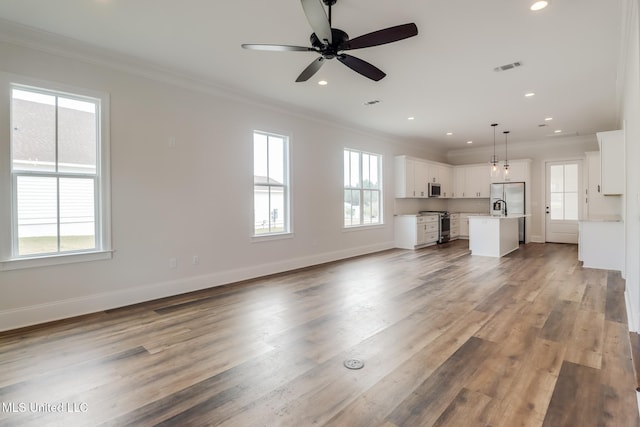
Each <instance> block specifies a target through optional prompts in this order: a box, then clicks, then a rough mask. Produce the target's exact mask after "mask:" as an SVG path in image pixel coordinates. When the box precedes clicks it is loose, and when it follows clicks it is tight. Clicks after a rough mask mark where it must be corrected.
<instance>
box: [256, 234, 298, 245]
mask: <svg viewBox="0 0 640 427" xmlns="http://www.w3.org/2000/svg"><path fill="white" fill-rule="evenodd" d="M292 238H293V233H278V234H255V235H253V236H251V242H253V243H257V242H270V241H272V240H283V239H292Z"/></svg>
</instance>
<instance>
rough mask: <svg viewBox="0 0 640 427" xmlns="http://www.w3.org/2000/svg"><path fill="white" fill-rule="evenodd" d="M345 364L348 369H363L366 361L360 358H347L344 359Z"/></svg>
mask: <svg viewBox="0 0 640 427" xmlns="http://www.w3.org/2000/svg"><path fill="white" fill-rule="evenodd" d="M344 366H345V368H347V369H362V368H364V362H363V361H362V360H360V359H347V360H345V361H344Z"/></svg>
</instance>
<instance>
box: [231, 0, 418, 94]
mask: <svg viewBox="0 0 640 427" xmlns="http://www.w3.org/2000/svg"><path fill="white" fill-rule="evenodd" d="M336 2H337V0H301V3H302V9H303V10H304V14H305V16H306V17H307V21H309V25H310V26H311V29H312V30H313V33H312V34H311V36H310V38H309V39H310V42H311V46H312V47H304V46H288V45H271V44H243V45H242V47H243V48H245V49H251V50H265V51H276V52H316V53H319V54H320V57H319V58H316V59H314V60H313V62H311V64H309V65H308V66H307V68H305V69H304V70H303V71H302V73H300V75H299V76H298V78H297V79H296V82H306V81H307V80H309V79H310V78H311V77H312V76H313V75H314V74H316V73H317V72H318V70H320V68H321V67H322V65H324V62H325V60H327V59H334V58H335V59H337V60H338V61H340V62H341V63H343V64H344V65H346V66H347V67H349V68H351V69H352V70H353V71H355V72H357V73H359V74H361V75H363V76H365V77H367V78H369V79H371V80H374V81H379V80H381V79H383V78H384V77H385V76H386V74H385V73H384V72H383V71H382V70H380V69H379V68H377V67H376V66H374V65H372V64H370V63H368V62H367V61H364V60H362V59H360V58H356V57H355V56H352V55H348V54H346V53H344V51H347V50H353V49H363V48H367V47H373V46H380V45H383V44H387V43H392V42H396V41H399V40H403V39H406V38H409V37H413V36H416V35H417V34H418V27H417V26H416V24H415V23H410V24H403V25H396V26H394V27H389V28H385V29H382V30H378V31H374V32H371V33H367V34H364V35H362V36H359V37H356V38H355V39H352V40H350V39H349V35H348V34H347V33H346V32H344V31H342V30H340V29H338V28H332V27H331V7H332V6H333V5H334V4H336ZM323 3H324V4H325V5H326V6H327V7H328V13H329V15H328V17H327V12H326V11H325V8H324V6H323Z"/></svg>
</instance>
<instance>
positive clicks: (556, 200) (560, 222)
mask: <svg viewBox="0 0 640 427" xmlns="http://www.w3.org/2000/svg"><path fill="white" fill-rule="evenodd" d="M545 187H546V200H547V201H546V215H545V216H546V222H545V230H546V238H545V241H547V242H554V243H575V244H577V243H578V218H580V214H581V210H582V203H580V200H581V199H580V195H581V194H582V190H581V189H582V160H568V161H562V162H547V163H546V186H545Z"/></svg>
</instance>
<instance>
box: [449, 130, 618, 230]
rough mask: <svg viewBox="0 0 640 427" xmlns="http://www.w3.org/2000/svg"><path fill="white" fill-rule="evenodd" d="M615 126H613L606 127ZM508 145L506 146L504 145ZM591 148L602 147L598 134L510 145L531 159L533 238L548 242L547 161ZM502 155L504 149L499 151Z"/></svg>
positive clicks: (468, 156)
mask: <svg viewBox="0 0 640 427" xmlns="http://www.w3.org/2000/svg"><path fill="white" fill-rule="evenodd" d="M603 130H611V129H603ZM502 149H504V147H502ZM587 151H598V142H597V139H596V136H595V135H586V136H574V137H555V138H547V139H543V140H539V141H528V142H518V143H517V144H515V143H514V144H510V145H509V157H510V158H511V159H513V160H516V159H531V160H532V162H531V166H530V167H531V185H530V186H529V188H528V189H527V191H529V192H530V194H531V210H532V215H531V239H532V241H534V242H544V216H545V214H544V211H545V193H544V186H545V161H548V160H565V159H582V158H584V157H585V154H584V153H585V152H587ZM492 154H493V148H492V147H486V148H478V149H467V150H455V151H450V152H449V153H448V155H447V158H448V161H449V163H451V164H454V165H462V164H469V163H485V162H488V161H489V159H490V158H491V155H492ZM498 154H499V155H500V152H499V153H498Z"/></svg>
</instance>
